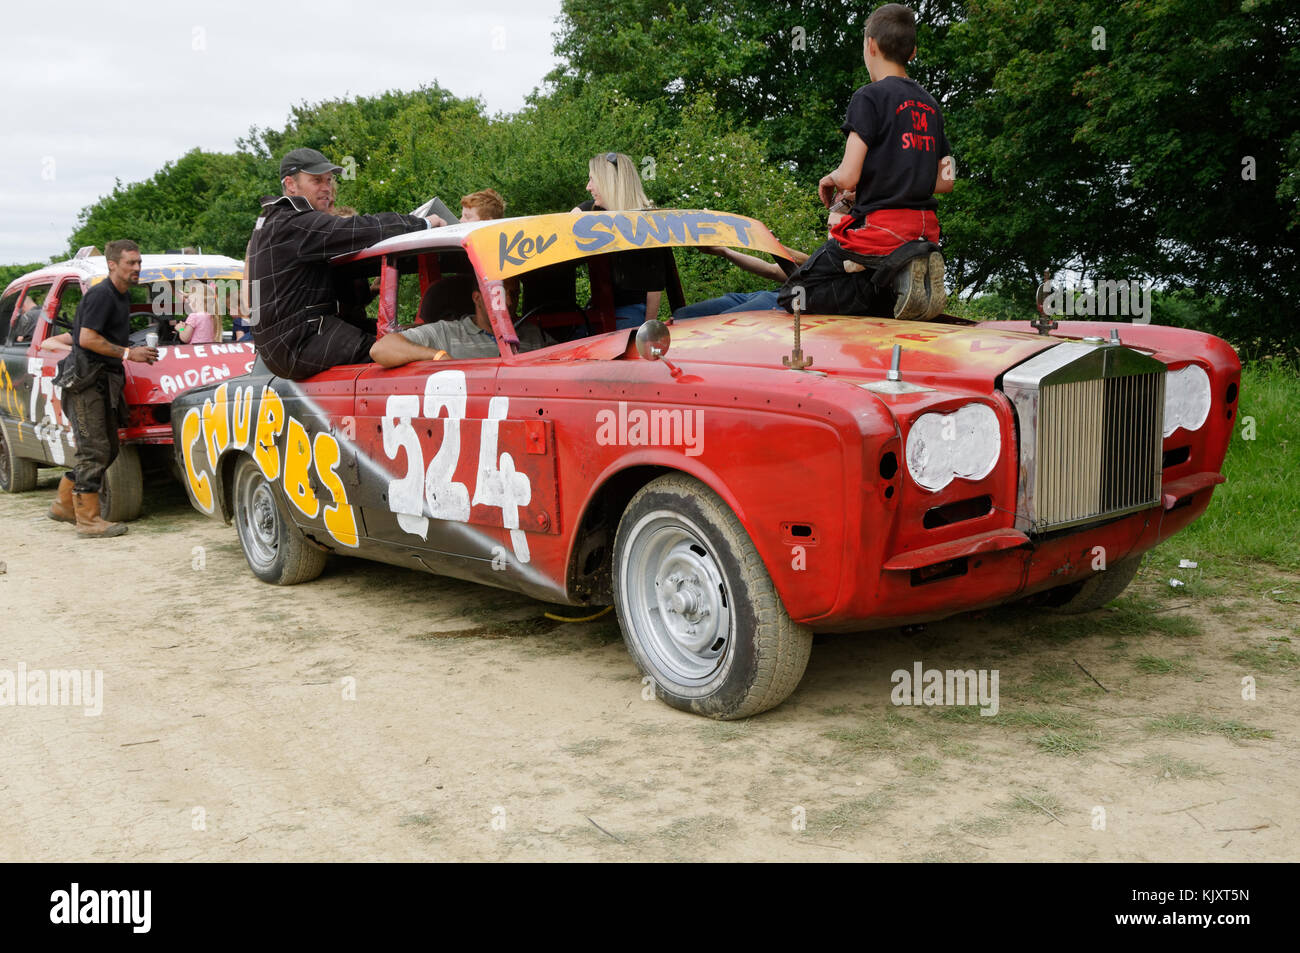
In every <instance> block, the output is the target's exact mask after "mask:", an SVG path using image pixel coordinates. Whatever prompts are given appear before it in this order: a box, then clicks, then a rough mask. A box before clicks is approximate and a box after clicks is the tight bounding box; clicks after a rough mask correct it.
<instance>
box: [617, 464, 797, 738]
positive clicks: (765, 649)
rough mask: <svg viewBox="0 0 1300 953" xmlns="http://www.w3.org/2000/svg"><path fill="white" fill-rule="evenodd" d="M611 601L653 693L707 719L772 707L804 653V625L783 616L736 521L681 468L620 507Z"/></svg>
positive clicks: (793, 681) (790, 684)
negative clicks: (621, 511)
mask: <svg viewBox="0 0 1300 953" xmlns="http://www.w3.org/2000/svg"><path fill="white" fill-rule="evenodd" d="M614 606H615V610H616V611H617V613H618V620H619V624H620V626H621V627H622V630H623V640H624V642H625V643H626V644H627V648H628V651H629V652H630V653H631V655H632V658H633V659H634V660H635V661H636V663H637V666H638V667H639V668H640V669H641V671H642V672H644V673H645V674H646V675H649V676H650V677H651V678H652V679H654V683H655V689H656V692H657V694H658V695H659V697H660V698H661V699H662V700H663V701H665V702H667V703H668V704H669V705H672V706H673V707H674V708H680V709H683V710H685V711H692V712H695V713H697V714H701V715H708V716H709V717H711V718H720V719H732V718H745V717H747V716H749V715H755V714H758V713H759V712H762V711H766V710H767V709H769V708H773V707H775V706H777V705H779V704H780V703H781V702H783V701H784V700H785V699H786V698H787V697H788V696H789V695H790V693H791V692H793V691H794V689H795V686H797V685H798V684H799V679H800V678H802V677H803V672H804V668H805V667H806V666H807V664H808V656H809V654H810V652H811V651H812V632H811V630H810V629H808V628H807V627H806V626H802V625H798V624H796V623H794V622H793V621H791V619H790V616H789V615H788V614H787V613H786V611H785V606H784V605H782V603H781V599H780V597H779V596H778V595H777V592H776V588H775V587H774V586H773V585H772V580H771V577H770V576H768V573H767V569H766V567H765V566H764V565H763V562H762V560H761V559H760V558H759V556H758V552H757V550H756V549H755V548H754V544H753V542H752V541H751V540H750V538H749V535H748V534H747V533H746V532H745V529H744V527H743V526H742V525H741V523H740V520H739V519H737V517H736V515H735V514H734V513H732V512H731V510H730V509H729V508H728V507H727V505H726V504H725V503H723V502H722V500H721V499H720V498H719V497H718V495H717V494H716V493H714V492H713V491H712V490H710V489H709V488H708V487H707V486H705V485H704V484H703V483H700V482H699V481H698V480H695V479H692V478H690V477H686V476H682V475H679V474H674V475H670V476H664V477H660V478H659V479H657V480H654V481H653V482H651V483H649V484H647V485H646V486H645V487H643V488H642V489H641V490H640V492H638V493H637V494H636V496H634V497H633V498H632V500H631V502H630V503H629V504H628V507H627V510H626V511H625V512H624V513H623V517H622V519H621V520H620V522H619V527H618V535H617V537H616V539H615V542H614Z"/></svg>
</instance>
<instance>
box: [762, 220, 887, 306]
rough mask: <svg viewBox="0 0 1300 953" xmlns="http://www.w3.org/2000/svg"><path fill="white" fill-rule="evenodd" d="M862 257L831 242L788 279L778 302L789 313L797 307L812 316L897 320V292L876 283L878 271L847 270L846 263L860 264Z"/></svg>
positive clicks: (812, 255)
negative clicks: (895, 309) (867, 316)
mask: <svg viewBox="0 0 1300 953" xmlns="http://www.w3.org/2000/svg"><path fill="white" fill-rule="evenodd" d="M861 257H862V256H859V255H854V254H851V253H849V254H846V253H845V251H844V249H843V248H841V247H840V243H839V242H837V241H836V240H835V239H833V238H832V239H830V240H829V241H827V242H826V243H825V244H824V245H822V246H821V247H820V248H818V249H817V250H816V251H815V252H813V253H812V254H811V255H809V256H808V260H807V261H805V262H804V263H803V264H802V265H800V266H799V267H798V268H797V269H796V270H795V271H794V273H793V274H791V275H790V277H789V278H788V279H786V282H785V284H784V285H782V286H781V290H780V292H779V293H778V296H777V300H778V301H779V302H780V305H781V307H783V308H785V310H787V311H793V310H794V305H795V304H796V303H797V304H798V305H799V310H800V311H803V312H806V313H808V314H857V315H875V316H877V317H885V318H888V317H893V314H894V292H893V289H892V288H881V287H879V286H877V285H876V284H874V283H873V281H872V279H873V277H874V276H875V270H874V269H871V268H868V269H867V270H866V271H845V270H844V263H845V262H846V261H855V262H856V261H858V259H859V258H861ZM858 263H859V264H861V262H858Z"/></svg>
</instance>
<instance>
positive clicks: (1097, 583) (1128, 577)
mask: <svg viewBox="0 0 1300 953" xmlns="http://www.w3.org/2000/svg"><path fill="white" fill-rule="evenodd" d="M1141 565H1142V557H1141V556H1130V557H1129V558H1128V559H1121V560H1120V561H1119V562H1117V563H1115V564H1114V565H1112V566H1108V567H1107V568H1106V569H1103V570H1102V571H1100V572H1098V573H1096V574H1095V575H1093V576H1090V577H1089V578H1087V579H1085V580H1084V581H1083V582H1076V583H1073V584H1071V585H1069V586H1062V587H1061V588H1059V589H1053V590H1051V591H1050V592H1049V593H1047V599H1046V604H1047V606H1048V608H1050V609H1051V610H1052V611H1053V612H1060V613H1062V614H1064V615H1077V614H1079V613H1081V612H1092V611H1094V610H1096V609H1100V608H1101V607H1102V606H1104V605H1106V604H1107V603H1109V602H1113V601H1114V600H1116V599H1118V598H1119V597H1120V595H1121V594H1122V593H1123V592H1124V590H1125V589H1127V588H1128V587H1129V583H1131V582H1132V581H1133V577H1134V576H1136V575H1137V571H1138V567H1139V566H1141Z"/></svg>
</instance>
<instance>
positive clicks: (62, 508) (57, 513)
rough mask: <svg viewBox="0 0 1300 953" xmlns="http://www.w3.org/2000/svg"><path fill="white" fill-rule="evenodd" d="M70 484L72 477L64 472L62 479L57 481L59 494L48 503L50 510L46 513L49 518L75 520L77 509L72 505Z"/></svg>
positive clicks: (66, 521) (61, 520)
mask: <svg viewBox="0 0 1300 953" xmlns="http://www.w3.org/2000/svg"><path fill="white" fill-rule="evenodd" d="M72 485H73V484H72V477H70V476H68V475H67V474H66V473H65V474H64V475H63V479H62V480H60V481H59V495H58V497H56V498H55V500H54V502H53V503H51V504H50V511H49V513H47V514H46V515H47V516H49V518H50V519H52V520H58V521H59V522H60V523H75V522H76V521H77V511H76V510H75V509H73V507H72Z"/></svg>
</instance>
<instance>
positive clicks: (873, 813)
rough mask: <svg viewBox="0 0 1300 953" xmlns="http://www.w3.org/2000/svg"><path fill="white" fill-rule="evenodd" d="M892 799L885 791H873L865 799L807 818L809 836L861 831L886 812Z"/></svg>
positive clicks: (837, 805) (861, 798) (846, 803)
mask: <svg viewBox="0 0 1300 953" xmlns="http://www.w3.org/2000/svg"><path fill="white" fill-rule="evenodd" d="M893 802H894V797H893V795H892V794H890V793H889V792H887V791H873V792H872V793H870V794H868V795H867V796H866V797H860V798H854V799H853V800H851V801H843V802H841V803H839V804H836V805H835V806H834V807H832V808H829V809H827V810H825V811H818V812H816V813H814V814H811V816H809V818H808V833H809V834H823V835H825V834H833V833H835V832H836V831H856V830H861V829H862V828H864V827H866V826H867V825H868V824H870V823H871V822H873V821H876V820H879V818H880V816H881V815H882V814H883V813H884V812H885V811H887V810H888V809H889V808H890V806H892V804H893Z"/></svg>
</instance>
